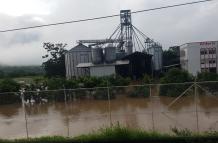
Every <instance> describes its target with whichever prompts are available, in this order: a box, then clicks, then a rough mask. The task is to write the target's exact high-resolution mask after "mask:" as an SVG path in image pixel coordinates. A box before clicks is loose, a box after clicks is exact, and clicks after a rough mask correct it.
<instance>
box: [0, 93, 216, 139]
mask: <svg viewBox="0 0 218 143" xmlns="http://www.w3.org/2000/svg"><path fill="white" fill-rule="evenodd" d="M173 100H175V98H172V97H162V96H160V97H159V96H154V97H148V98H130V97H126V96H123V95H119V96H116V98H115V99H112V100H111V101H110V102H108V101H107V100H94V99H80V100H79V99H78V100H74V101H70V102H67V103H64V102H49V103H45V104H33V105H26V106H25V108H26V117H27V130H28V135H29V136H30V137H39V136H47V135H62V136H76V135H80V134H83V133H89V132H92V131H94V130H97V129H99V128H101V127H109V126H110V125H111V124H113V125H116V124H118V123H119V124H121V125H123V126H127V127H131V128H142V129H145V130H157V131H161V132H170V131H171V129H172V128H173V127H177V128H180V129H185V128H187V129H189V130H192V131H197V130H199V131H208V130H218V98H217V97H212V96H199V98H198V99H197V102H195V100H194V96H185V97H182V98H180V99H179V100H178V101H177V102H175V103H174V104H173V105H172V106H170V107H168V106H169V104H170V103H171V102H172V101H173ZM196 105H197V106H196ZM24 111H25V110H24V107H23V106H22V104H11V105H1V106H0V138H6V139H7V138H23V137H26V135H27V134H26V122H25V121H26V120H25V112H24ZM196 111H198V112H197V113H196Z"/></svg>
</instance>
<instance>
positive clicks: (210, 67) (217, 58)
mask: <svg viewBox="0 0 218 143" xmlns="http://www.w3.org/2000/svg"><path fill="white" fill-rule="evenodd" d="M217 62H218V41H205V42H193V43H186V44H183V45H181V46H180V64H181V68H182V69H185V70H187V71H188V72H189V73H191V74H193V75H197V73H198V72H206V71H207V72H214V73H218V66H217Z"/></svg>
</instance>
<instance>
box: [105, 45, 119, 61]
mask: <svg viewBox="0 0 218 143" xmlns="http://www.w3.org/2000/svg"><path fill="white" fill-rule="evenodd" d="M104 58H105V62H106V63H113V62H114V61H115V60H116V47H113V46H112V45H109V46H107V47H105V48H104Z"/></svg>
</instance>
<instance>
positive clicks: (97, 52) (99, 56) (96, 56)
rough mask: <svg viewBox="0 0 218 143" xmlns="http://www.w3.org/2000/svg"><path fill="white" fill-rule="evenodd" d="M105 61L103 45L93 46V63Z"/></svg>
mask: <svg viewBox="0 0 218 143" xmlns="http://www.w3.org/2000/svg"><path fill="white" fill-rule="evenodd" d="M102 62H103V49H102V48H101V47H98V46H97V47H95V48H92V63H93V64H100V63H102Z"/></svg>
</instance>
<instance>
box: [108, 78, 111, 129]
mask: <svg viewBox="0 0 218 143" xmlns="http://www.w3.org/2000/svg"><path fill="white" fill-rule="evenodd" d="M107 98H108V111H109V120H110V127H112V121H111V101H110V87H109V83H108V81H107Z"/></svg>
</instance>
